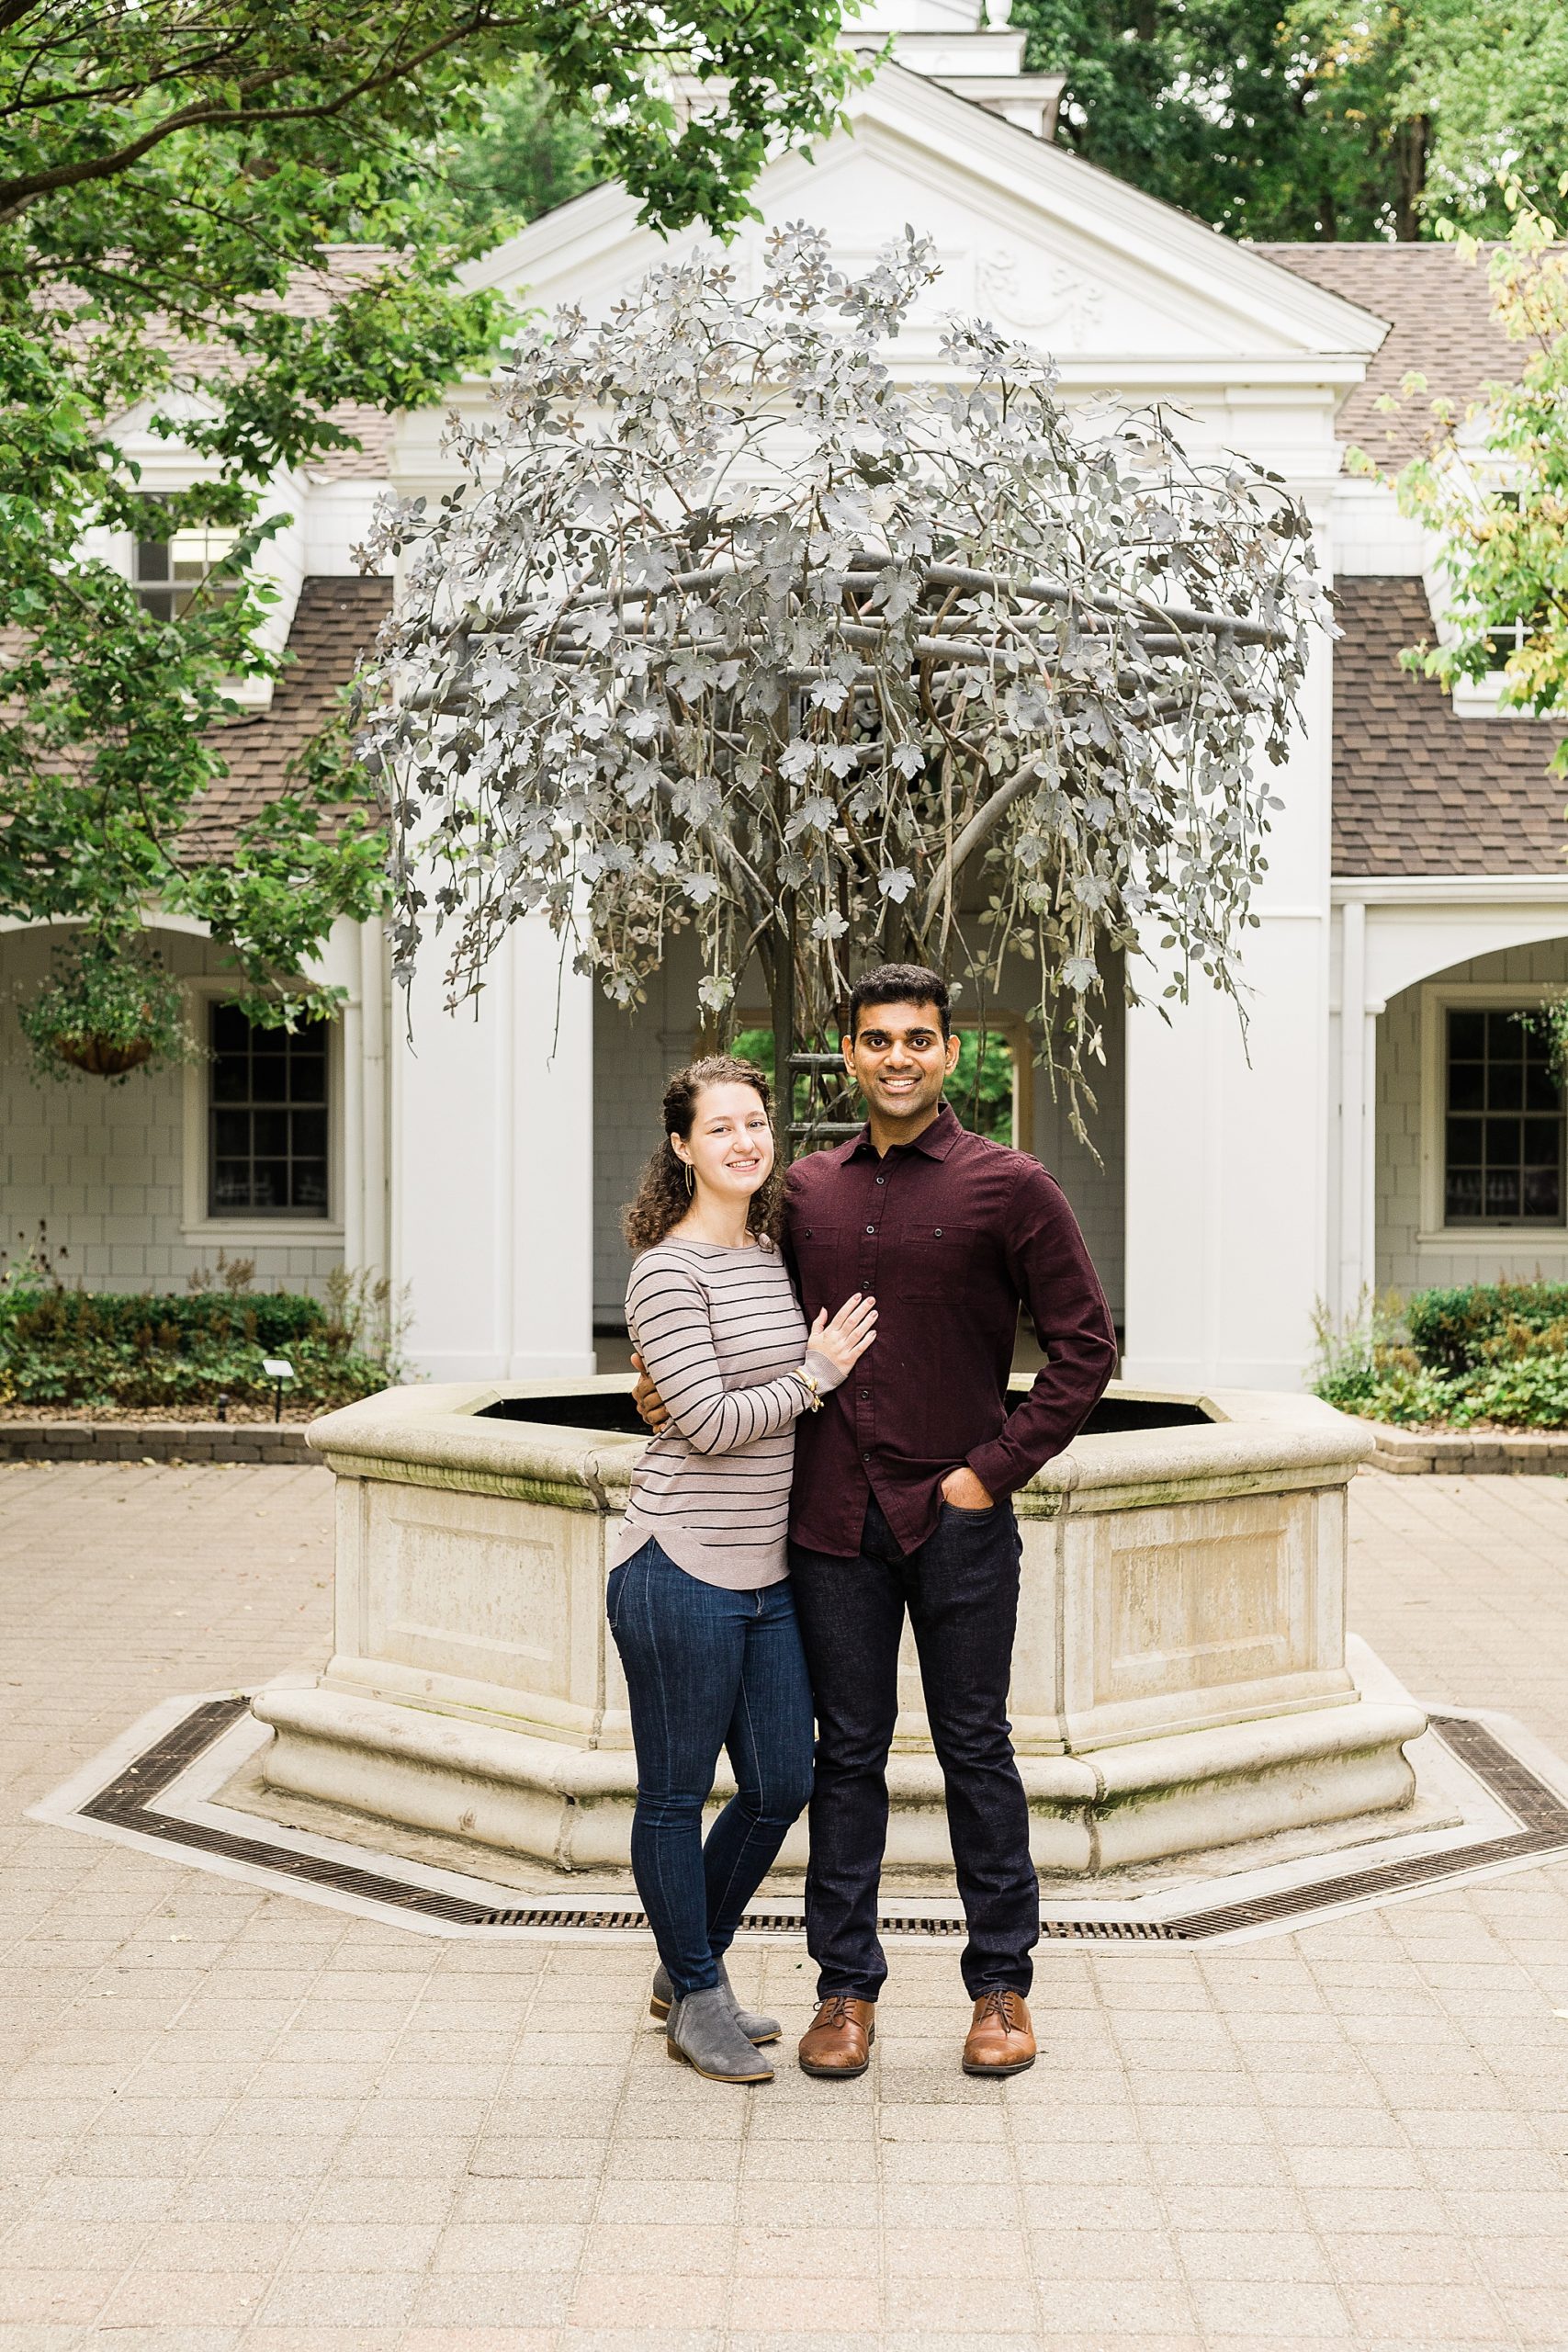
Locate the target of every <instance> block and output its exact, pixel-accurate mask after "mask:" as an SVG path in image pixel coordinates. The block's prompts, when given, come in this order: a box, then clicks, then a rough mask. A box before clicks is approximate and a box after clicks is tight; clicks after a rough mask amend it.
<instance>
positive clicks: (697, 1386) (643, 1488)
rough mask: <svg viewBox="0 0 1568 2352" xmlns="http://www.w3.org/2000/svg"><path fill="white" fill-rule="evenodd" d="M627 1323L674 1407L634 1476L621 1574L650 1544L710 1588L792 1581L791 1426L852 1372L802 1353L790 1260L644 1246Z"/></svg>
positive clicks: (756, 1253)
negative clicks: (805, 1372) (810, 1379)
mask: <svg viewBox="0 0 1568 2352" xmlns="http://www.w3.org/2000/svg"><path fill="white" fill-rule="evenodd" d="M626 1328H627V1329H628V1331H629V1332H630V1333H631V1338H632V1344H633V1345H634V1347H635V1348H636V1349H637V1353H638V1354H639V1355H640V1356H641V1358H642V1360H643V1363H645V1364H646V1365H647V1367H648V1370H649V1374H650V1375H651V1377H652V1379H653V1382H654V1385H656V1387H657V1388H658V1390H659V1393H660V1397H662V1399H663V1401H664V1403H665V1405H666V1406H667V1407H668V1408H669V1412H670V1426H669V1427H668V1428H667V1429H666V1430H664V1431H663V1432H662V1434H661V1435H660V1436H659V1437H656V1438H655V1439H654V1440H653V1441H652V1442H651V1444H649V1447H648V1449H647V1451H646V1452H645V1453H643V1454H642V1455H641V1456H640V1458H639V1459H638V1461H637V1466H636V1468H635V1469H634V1470H633V1472H632V1489H631V1505H630V1508H629V1510H627V1512H626V1518H625V1520H624V1521H623V1522H622V1525H621V1529H620V1532H619V1535H618V1537H617V1540H616V1544H615V1558H614V1560H613V1561H612V1563H611V1565H612V1566H618V1564H619V1563H620V1562H621V1561H622V1560H629V1559H630V1558H631V1556H632V1554H633V1553H634V1552H636V1551H638V1550H640V1548H641V1547H642V1545H643V1544H646V1543H647V1542H648V1540H649V1536H653V1537H655V1538H656V1539H657V1541H658V1542H659V1544H660V1546H661V1547H662V1549H663V1550H664V1551H665V1552H666V1553H667V1554H668V1555H669V1556H670V1558H671V1560H673V1561H674V1563H675V1565H676V1566H677V1567H681V1568H684V1569H685V1570H686V1572H687V1574H688V1575H690V1576H694V1577H700V1578H701V1579H702V1581H703V1582H704V1583H705V1584H718V1585H725V1586H728V1588H729V1589H730V1590H732V1591H751V1590H754V1589H756V1588H757V1587H759V1586H761V1585H765V1584H776V1583H777V1582H778V1581H779V1579H780V1577H783V1576H784V1575H785V1574H786V1572H787V1571H786V1563H785V1553H784V1539H785V1532H786V1530H787V1527H788V1522H789V1482H790V1476H791V1473H792V1472H793V1470H794V1467H795V1421H796V1419H798V1417H799V1416H800V1414H801V1413H802V1412H804V1411H805V1410H806V1409H807V1407H808V1405H809V1404H810V1401H811V1392H810V1389H809V1388H808V1387H807V1384H806V1383H805V1382H804V1381H803V1380H801V1379H800V1378H799V1377H798V1372H799V1367H800V1365H801V1363H803V1362H805V1363H807V1368H808V1369H809V1370H810V1372H811V1373H812V1374H814V1376H815V1377H816V1379H817V1380H818V1384H819V1385H820V1386H821V1388H822V1389H823V1391H824V1392H826V1391H827V1390H828V1389H829V1388H834V1387H837V1385H838V1384H839V1382H840V1380H841V1379H842V1377H843V1374H841V1373H840V1372H839V1371H838V1370H837V1369H836V1368H835V1366H834V1365H832V1364H830V1363H829V1361H828V1359H827V1357H826V1356H822V1355H818V1354H817V1353H816V1352H815V1351H813V1352H812V1353H811V1354H810V1355H809V1356H807V1355H806V1354H805V1349H806V1318H805V1317H804V1316H803V1315H802V1314H801V1311H800V1307H799V1304H798V1302H797V1301H796V1299H795V1290H794V1287H793V1285H792V1283H791V1282H790V1278H789V1275H788V1273H787V1272H786V1271H785V1268H784V1260H783V1258H782V1257H781V1256H780V1255H779V1252H778V1250H776V1249H774V1248H773V1246H772V1245H771V1244H770V1243H768V1242H760V1243H756V1244H753V1245H750V1246H749V1247H747V1248H745V1249H740V1250H731V1249H726V1248H725V1247H723V1246H722V1245H721V1244H720V1243H718V1242H714V1241H688V1240H684V1239H682V1238H672V1239H670V1240H668V1241H661V1242H660V1243H659V1244H658V1245H657V1247H656V1248H654V1249H652V1250H644V1251H643V1253H642V1255H641V1257H640V1258H638V1259H637V1262H636V1264H635V1265H634V1266H633V1268H632V1272H631V1279H630V1281H629V1282H628V1283H627V1284H626Z"/></svg>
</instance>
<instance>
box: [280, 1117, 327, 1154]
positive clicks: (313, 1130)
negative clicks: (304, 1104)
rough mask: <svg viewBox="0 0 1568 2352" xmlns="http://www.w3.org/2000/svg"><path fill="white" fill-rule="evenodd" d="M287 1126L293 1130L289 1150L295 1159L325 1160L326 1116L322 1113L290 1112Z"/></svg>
mask: <svg viewBox="0 0 1568 2352" xmlns="http://www.w3.org/2000/svg"><path fill="white" fill-rule="evenodd" d="M288 1124H289V1126H290V1127H291V1128H292V1130H293V1139H292V1141H291V1143H290V1145H289V1148H290V1150H291V1151H292V1152H293V1154H294V1157H295V1159H321V1160H324V1159H326V1156H327V1114H326V1113H325V1112H324V1111H291V1112H290V1113H289V1114H288Z"/></svg>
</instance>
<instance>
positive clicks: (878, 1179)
mask: <svg viewBox="0 0 1568 2352" xmlns="http://www.w3.org/2000/svg"><path fill="white" fill-rule="evenodd" d="M876 1181H877V1182H878V1183H879V1184H886V1182H887V1179H886V1176H879V1177H878V1178H877V1180H876Z"/></svg>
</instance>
